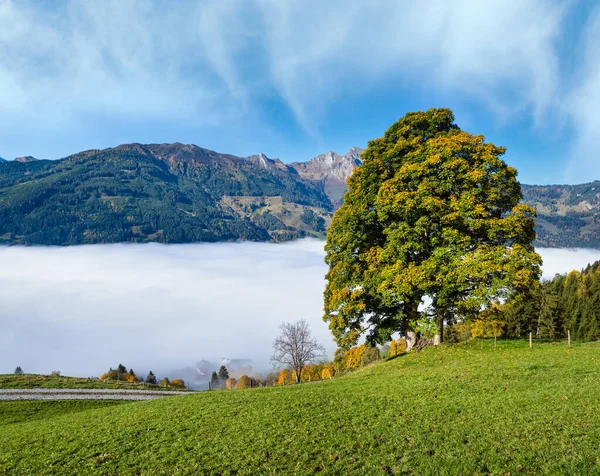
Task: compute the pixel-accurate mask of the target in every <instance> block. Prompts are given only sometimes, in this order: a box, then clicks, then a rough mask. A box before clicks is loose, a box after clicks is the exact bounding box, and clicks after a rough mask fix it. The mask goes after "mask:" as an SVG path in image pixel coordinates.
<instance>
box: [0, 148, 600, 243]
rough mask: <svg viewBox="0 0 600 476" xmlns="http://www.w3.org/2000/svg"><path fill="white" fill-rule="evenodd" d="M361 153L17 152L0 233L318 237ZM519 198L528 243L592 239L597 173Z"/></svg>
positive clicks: (598, 206)
mask: <svg viewBox="0 0 600 476" xmlns="http://www.w3.org/2000/svg"><path fill="white" fill-rule="evenodd" d="M361 153H362V149H360V148H358V147H353V148H352V149H350V150H349V151H348V153H346V154H344V155H338V154H336V153H335V152H327V153H325V154H321V155H319V156H317V157H315V158H313V159H311V160H309V161H307V162H293V163H290V164H285V163H283V162H282V161H281V160H279V159H272V158H269V157H267V156H265V155H264V154H257V155H252V156H249V157H237V156H234V155H229V154H221V153H218V152H214V151H211V150H207V149H203V148H201V147H198V146H196V145H186V144H180V143H174V144H124V145H120V146H118V147H115V148H110V149H104V150H88V151H84V152H80V153H78V154H74V155H71V156H69V157H66V158H64V159H59V160H38V159H35V158H34V157H30V156H27V157H19V158H17V159H15V160H13V161H3V162H2V163H0V243H5V244H27V245H74V244H85V243H114V242H127V241H131V242H148V241H158V242H163V243H188V242H198V241H209V242H211V241H234V240H252V241H285V240H290V239H295V238H302V237H316V238H322V237H324V234H325V230H326V228H327V226H328V224H329V222H330V220H331V217H332V214H333V212H334V211H335V209H336V208H337V207H338V206H339V205H340V204H341V201H342V197H343V194H344V192H345V190H346V180H347V178H348V177H349V176H350V175H351V174H352V171H353V170H354V168H355V167H357V166H358V165H360V163H361V162H360V154H361ZM597 192H598V193H597ZM523 199H524V201H525V202H526V203H528V204H530V205H532V206H534V207H535V208H536V209H537V211H538V214H539V216H538V228H537V231H538V240H537V242H536V244H537V245H540V246H551V247H597V248H600V182H594V183H591V184H584V185H574V186H569V185H552V186H532V185H523Z"/></svg>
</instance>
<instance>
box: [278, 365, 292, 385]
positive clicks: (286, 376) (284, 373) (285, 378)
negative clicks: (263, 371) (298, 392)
mask: <svg viewBox="0 0 600 476" xmlns="http://www.w3.org/2000/svg"><path fill="white" fill-rule="evenodd" d="M291 381H292V373H291V372H290V371H289V370H288V369H281V370H280V372H279V377H278V378H277V385H287V384H288V383H291Z"/></svg>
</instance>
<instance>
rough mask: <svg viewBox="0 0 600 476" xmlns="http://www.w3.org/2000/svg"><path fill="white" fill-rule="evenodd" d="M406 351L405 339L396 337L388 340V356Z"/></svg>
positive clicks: (394, 355)
mask: <svg viewBox="0 0 600 476" xmlns="http://www.w3.org/2000/svg"><path fill="white" fill-rule="evenodd" d="M405 352H406V339H404V338H402V339H398V340H393V341H391V342H390V357H396V356H397V355H400V354H404V353H405Z"/></svg>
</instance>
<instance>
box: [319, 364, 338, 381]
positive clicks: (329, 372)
mask: <svg viewBox="0 0 600 476" xmlns="http://www.w3.org/2000/svg"><path fill="white" fill-rule="evenodd" d="M334 376H335V368H334V366H333V364H331V363H326V364H325V365H323V370H321V378H322V379H323V380H326V379H329V378H333V377H334Z"/></svg>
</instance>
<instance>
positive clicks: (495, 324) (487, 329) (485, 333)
mask: <svg viewBox="0 0 600 476" xmlns="http://www.w3.org/2000/svg"><path fill="white" fill-rule="evenodd" d="M503 334H504V322H502V321H496V320H484V319H478V320H476V321H475V322H473V324H472V325H471V336H472V337H473V338H476V337H482V338H489V337H500V336H502V335H503Z"/></svg>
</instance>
